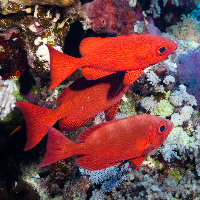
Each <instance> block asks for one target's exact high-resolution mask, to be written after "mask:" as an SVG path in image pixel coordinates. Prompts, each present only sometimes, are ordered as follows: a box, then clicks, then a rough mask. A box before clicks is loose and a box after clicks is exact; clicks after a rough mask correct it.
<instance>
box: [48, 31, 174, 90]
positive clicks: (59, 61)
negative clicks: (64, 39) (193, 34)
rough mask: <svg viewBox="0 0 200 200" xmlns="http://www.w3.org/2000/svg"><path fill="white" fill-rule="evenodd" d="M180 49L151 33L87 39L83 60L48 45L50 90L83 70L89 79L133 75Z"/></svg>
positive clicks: (83, 49) (172, 42) (82, 47)
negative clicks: (118, 73) (136, 71)
mask: <svg viewBox="0 0 200 200" xmlns="http://www.w3.org/2000/svg"><path fill="white" fill-rule="evenodd" d="M176 47H177V45H176V43H175V42H174V41H172V40H170V39H167V38H164V37H160V36H156V35H151V34H132V35H125V36H118V37H108V38H100V37H89V38H85V39H83V40H82V42H81V43H80V46H79V49H80V53H81V55H82V56H83V57H81V58H74V57H71V56H68V55H65V54H63V53H61V52H59V51H57V50H55V49H54V48H53V47H50V46H48V48H49V52H50V68H51V85H50V87H49V89H52V88H54V87H55V86H57V85H58V84H60V83H61V82H62V81H63V80H64V79H66V78H67V77H68V76H69V75H71V74H72V73H73V72H74V71H75V70H76V69H78V68H80V67H81V68H82V74H83V76H84V77H85V78H86V79H88V80H94V79H97V78H100V77H104V76H108V75H110V74H112V73H115V72H116V71H127V73H129V72H130V73H131V74H133V73H134V70H137V69H144V68H146V67H149V66H150V65H153V64H156V63H158V62H160V61H162V60H165V59H166V58H167V57H168V56H169V55H170V54H171V53H172V52H173V51H174V50H175V49H176ZM128 77H129V75H128ZM129 78H130V77H129ZM133 81H134V78H133ZM124 83H127V84H130V83H131V81H126V77H125V80H124Z"/></svg>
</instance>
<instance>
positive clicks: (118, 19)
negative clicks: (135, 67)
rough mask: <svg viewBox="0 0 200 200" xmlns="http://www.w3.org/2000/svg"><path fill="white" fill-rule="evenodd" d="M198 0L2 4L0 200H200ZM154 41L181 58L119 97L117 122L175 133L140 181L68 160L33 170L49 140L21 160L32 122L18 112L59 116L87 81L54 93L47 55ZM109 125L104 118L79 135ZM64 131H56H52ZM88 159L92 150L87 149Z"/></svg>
mask: <svg viewBox="0 0 200 200" xmlns="http://www.w3.org/2000/svg"><path fill="white" fill-rule="evenodd" d="M198 4H199V1H198V0H162V1H158V0H82V1H79V0H42V1H38V0H0V18H1V20H0V199H4V200H10V199H12V200H18V199H23V200H28V199H30V200H39V199H40V200H53V199H56V200H58V199H59V200H62V199H63V200H79V199H80V200H87V199H90V200H96V199H98V200H101V199H102V200H104V199H106V200H115V199H116V200H125V199H126V200H133V199H135V200H138V199H142V200H166V199H167V200H176V199H177V200H178V199H181V200H185V199H188V200H199V199H200V113H199V112H200V89H199V88H200V28H199V24H200V17H199V10H200V6H198ZM138 33H146V34H148V33H150V34H154V35H159V36H163V37H166V38H169V39H171V40H173V41H174V42H175V43H176V44H177V49H176V50H175V51H174V52H173V53H172V54H171V55H170V56H169V57H168V58H167V59H166V60H164V61H162V62H160V63H157V64H155V65H153V66H150V67H148V68H146V69H145V70H144V73H143V74H142V75H141V76H140V77H139V78H138V79H137V80H136V81H135V82H134V83H132V84H131V85H130V88H129V90H128V91H127V92H126V93H125V95H124V96H123V97H122V99H121V101H120V105H119V109H118V112H117V114H116V117H115V119H120V118H125V117H129V116H133V115H138V114H152V115H158V116H161V117H164V118H167V119H170V120H171V121H172V122H173V124H174V128H173V130H172V131H171V133H170V135H169V136H168V138H167V140H166V141H165V142H164V143H163V145H162V146H160V147H159V148H158V150H157V151H156V152H155V153H154V154H153V155H149V156H148V157H147V158H146V159H145V161H144V162H143V163H142V165H141V166H140V167H139V168H138V169H137V170H135V171H132V170H131V169H130V168H128V163H126V164H125V165H123V167H121V168H118V167H117V165H116V166H112V167H109V168H106V169H103V170H97V171H88V170H85V169H82V168H78V167H77V165H76V163H75V161H74V158H73V157H70V158H67V159H64V160H61V161H59V162H57V163H54V164H52V165H49V166H46V167H43V168H39V169H38V168H36V166H37V165H38V164H39V163H40V161H41V160H42V158H43V157H44V153H45V149H46V141H47V136H45V137H44V138H43V139H42V141H41V142H40V143H39V144H38V145H37V146H36V147H34V148H33V149H31V150H28V151H23V148H24V146H25V143H26V122H25V119H24V117H23V114H22V113H21V111H20V110H19V109H18V108H17V107H16V106H15V102H28V103H31V104H34V105H37V106H40V107H44V108H48V109H53V108H56V100H57V99H58V97H59V95H60V94H61V93H62V92H63V91H64V90H65V89H66V88H67V87H68V86H69V85H70V84H72V83H73V82H74V81H76V80H77V79H78V78H79V77H80V76H81V70H76V71H75V72H74V73H73V74H72V75H71V76H70V77H68V78H67V79H66V80H65V81H63V82H62V83H61V84H60V85H59V86H57V87H55V88H54V89H51V90H48V87H49V85H50V59H49V52H48V47H47V46H46V44H48V45H50V46H53V47H54V48H55V49H57V50H59V51H61V52H64V53H66V54H68V55H70V56H73V57H76V58H79V57H80V52H79V44H80V42H81V40H82V39H84V38H86V37H103V38H105V37H115V36H123V35H130V34H138ZM105 121H106V117H105V114H104V112H103V113H100V114H98V115H97V116H96V117H95V118H94V119H91V120H90V122H89V123H87V124H86V125H84V126H82V127H81V128H79V129H77V130H74V131H70V132H69V131H62V133H63V134H64V135H66V136H67V137H68V138H69V139H70V140H72V141H75V140H76V138H77V136H78V135H79V133H80V132H81V131H83V130H85V129H86V128H88V127H91V126H93V125H96V124H99V123H103V122H105ZM54 127H55V128H57V129H58V130H60V129H59V123H56V124H55V125H54ZM91 151H92V149H91Z"/></svg>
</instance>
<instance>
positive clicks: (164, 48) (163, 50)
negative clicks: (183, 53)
mask: <svg viewBox="0 0 200 200" xmlns="http://www.w3.org/2000/svg"><path fill="white" fill-rule="evenodd" d="M167 50H168V45H167V43H163V44H162V45H161V46H160V47H158V49H157V53H158V54H159V55H160V56H162V55H164V54H166V52H167Z"/></svg>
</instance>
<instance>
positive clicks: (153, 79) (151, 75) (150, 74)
mask: <svg viewBox="0 0 200 200" xmlns="http://www.w3.org/2000/svg"><path fill="white" fill-rule="evenodd" d="M146 76H147V81H149V82H150V84H151V85H153V86H156V85H157V84H158V83H159V82H160V81H161V80H160V78H159V77H158V76H157V75H156V74H155V72H153V71H150V72H148V73H147V74H146Z"/></svg>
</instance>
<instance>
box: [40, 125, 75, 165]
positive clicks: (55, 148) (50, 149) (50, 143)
mask: <svg viewBox="0 0 200 200" xmlns="http://www.w3.org/2000/svg"><path fill="white" fill-rule="evenodd" d="M47 129H48V139H47V147H46V153H45V155H44V158H43V160H42V161H41V163H40V164H39V165H38V166H37V168H39V167H44V166H46V165H50V164H52V163H55V162H57V161H59V160H63V159H65V158H68V157H70V156H73V155H74V153H73V152H74V151H73V149H74V147H75V146H77V144H76V143H74V142H72V141H71V140H70V139H68V138H67V137H66V136H64V135H63V134H62V133H61V132H60V131H58V130H56V129H55V128H53V127H50V126H47Z"/></svg>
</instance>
